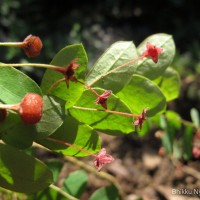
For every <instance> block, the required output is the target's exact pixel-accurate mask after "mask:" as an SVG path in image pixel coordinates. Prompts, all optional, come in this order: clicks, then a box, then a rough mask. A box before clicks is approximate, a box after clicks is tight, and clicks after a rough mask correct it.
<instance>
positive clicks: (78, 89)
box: [41, 44, 88, 107]
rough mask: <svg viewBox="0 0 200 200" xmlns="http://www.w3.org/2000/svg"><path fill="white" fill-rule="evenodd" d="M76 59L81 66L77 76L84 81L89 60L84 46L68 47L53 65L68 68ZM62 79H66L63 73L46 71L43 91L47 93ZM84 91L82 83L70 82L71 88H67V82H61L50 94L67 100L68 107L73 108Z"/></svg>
mask: <svg viewBox="0 0 200 200" xmlns="http://www.w3.org/2000/svg"><path fill="white" fill-rule="evenodd" d="M75 58H77V59H78V61H77V63H78V64H79V65H80V67H79V68H78V69H77V70H76V72H75V76H76V77H77V79H79V80H84V79H85V72H86V67H87V62H88V60H87V55H86V52H85V50H84V47H83V45H82V44H76V45H71V46H66V47H65V48H63V49H62V50H60V51H59V52H58V53H57V54H56V56H55V57H54V58H53V60H52V62H51V64H52V65H56V66H63V67H67V66H68V65H69V63H70V62H71V61H72V60H73V59H75ZM62 78H64V76H63V75H62V74H61V73H59V72H56V71H54V70H50V69H48V70H46V72H45V74H44V77H43V79H42V84H41V88H42V91H43V92H44V93H47V91H48V90H49V88H50V87H51V86H52V84H54V83H55V82H56V81H57V80H59V79H62ZM83 90H84V86H83V85H81V84H80V83H73V82H70V83H69V88H67V85H66V83H65V81H63V82H60V83H59V84H58V86H57V87H55V88H54V89H53V90H52V91H51V92H50V94H52V95H55V96H57V97H59V98H61V99H63V100H66V101H67V105H66V106H67V107H71V106H72V105H73V104H74V103H75V102H76V100H77V99H79V97H80V96H81V93H82V92H83Z"/></svg>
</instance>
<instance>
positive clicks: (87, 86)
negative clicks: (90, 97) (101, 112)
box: [77, 80, 100, 97]
mask: <svg viewBox="0 0 200 200" xmlns="http://www.w3.org/2000/svg"><path fill="white" fill-rule="evenodd" d="M77 82H78V83H80V84H82V85H84V86H85V87H86V88H88V89H89V90H91V92H93V93H94V94H95V95H96V96H97V97H99V96H100V95H99V94H98V93H97V92H96V91H95V90H94V89H93V88H92V87H90V86H89V85H87V84H86V83H83V82H82V81H79V80H77Z"/></svg>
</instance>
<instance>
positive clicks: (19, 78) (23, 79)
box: [0, 66, 42, 104]
mask: <svg viewBox="0 0 200 200" xmlns="http://www.w3.org/2000/svg"><path fill="white" fill-rule="evenodd" d="M0 91H1V95H0V101H1V102H4V103H6V104H16V103H19V102H21V100H22V99H23V97H24V95H25V94H27V93H37V94H39V95H42V92H41V90H40V87H39V86H38V85H37V84H36V83H35V82H34V81H33V80H32V79H31V78H29V77H28V76H26V75H25V74H24V73H22V72H20V71H19V70H17V69H15V68H12V67H6V66H5V67H0Z"/></svg>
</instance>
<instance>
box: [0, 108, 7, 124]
mask: <svg viewBox="0 0 200 200" xmlns="http://www.w3.org/2000/svg"><path fill="white" fill-rule="evenodd" d="M6 117H7V110H6V109H1V108H0V123H1V122H3V121H4V120H5V118H6Z"/></svg>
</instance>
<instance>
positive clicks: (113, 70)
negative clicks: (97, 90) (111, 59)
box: [90, 56, 145, 86]
mask: <svg viewBox="0 0 200 200" xmlns="http://www.w3.org/2000/svg"><path fill="white" fill-rule="evenodd" d="M144 57H145V56H140V57H138V58H136V59H134V60H131V61H129V62H127V63H124V64H122V65H119V66H118V67H115V68H114V69H112V70H110V71H108V72H107V73H105V74H102V75H101V76H100V77H98V78H97V79H96V80H95V81H94V82H93V83H92V84H91V85H90V86H92V85H94V83H96V82H97V81H98V80H100V79H102V78H103V77H105V76H107V75H109V74H111V73H113V72H115V71H117V70H119V69H122V68H124V67H126V66H128V65H130V64H133V63H135V62H137V61H138V60H141V59H143V58H144Z"/></svg>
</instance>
